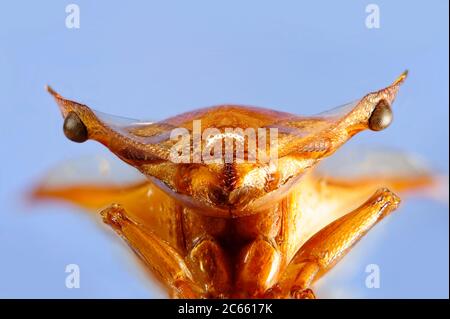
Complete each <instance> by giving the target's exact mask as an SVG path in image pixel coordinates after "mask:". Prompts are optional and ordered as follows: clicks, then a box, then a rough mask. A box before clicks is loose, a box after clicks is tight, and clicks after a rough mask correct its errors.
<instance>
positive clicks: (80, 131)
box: [63, 112, 88, 143]
mask: <svg viewBox="0 0 450 319" xmlns="http://www.w3.org/2000/svg"><path fill="white" fill-rule="evenodd" d="M63 130H64V135H66V137H67V138H68V139H69V140H71V141H74V142H77V143H83V142H85V141H86V140H87V139H88V131H87V128H86V126H85V125H84V123H83V121H81V119H80V117H79V116H78V115H77V114H76V113H75V112H70V113H69V114H67V116H66V118H65V119H64V126H63Z"/></svg>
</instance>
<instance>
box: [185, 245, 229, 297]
mask: <svg viewBox="0 0 450 319" xmlns="http://www.w3.org/2000/svg"><path fill="white" fill-rule="evenodd" d="M186 261H187V263H188V265H189V269H191V270H192V273H193V275H194V277H195V278H196V281H197V282H198V283H202V285H203V287H204V289H205V291H206V292H207V293H208V297H209V298H225V297H227V296H228V294H229V292H230V289H231V287H230V284H231V272H230V266H229V264H228V261H227V256H226V255H225V253H224V252H223V250H222V247H220V246H219V244H218V243H217V242H216V241H215V240H214V238H211V237H209V236H207V237H205V238H202V239H200V240H199V241H198V242H197V243H196V244H195V246H194V247H193V248H192V249H191V250H190V252H189V254H188V255H187V257H186Z"/></svg>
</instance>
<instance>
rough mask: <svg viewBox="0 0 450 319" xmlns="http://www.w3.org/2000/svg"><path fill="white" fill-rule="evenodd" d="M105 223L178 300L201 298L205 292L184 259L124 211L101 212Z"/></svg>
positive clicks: (106, 210)
mask: <svg viewBox="0 0 450 319" xmlns="http://www.w3.org/2000/svg"><path fill="white" fill-rule="evenodd" d="M100 214H101V215H102V217H103V221H104V222H105V223H106V224H108V225H110V226H111V227H112V228H113V229H114V230H115V231H116V233H118V234H119V236H120V237H122V238H123V239H124V240H125V241H126V242H127V243H128V245H130V247H131V248H132V249H133V250H134V251H135V252H136V254H137V255H138V256H139V257H140V258H141V259H142V260H143V261H144V263H145V264H146V265H147V266H148V267H149V268H150V269H151V270H152V272H153V273H155V274H157V275H158V276H159V278H160V279H161V281H162V282H163V283H164V284H165V285H166V286H167V287H168V288H169V290H170V293H171V295H172V297H175V298H201V297H203V296H204V292H203V290H202V289H201V288H200V287H198V286H197V285H196V284H195V283H194V282H193V279H192V274H191V272H190V271H189V269H188V267H187V266H186V264H185V262H184V260H183V258H182V256H181V255H180V254H179V253H178V252H177V251H176V250H175V249H174V248H173V247H172V246H170V245H169V244H168V243H166V242H165V241H163V240H161V239H159V238H158V237H157V236H155V234H153V233H152V232H151V231H148V230H147V229H145V228H144V227H142V226H141V225H140V224H138V223H136V222H135V221H133V220H131V219H130V218H129V217H128V216H127V213H126V211H125V209H124V208H123V207H122V206H120V205H117V204H113V205H111V206H109V207H108V208H106V209H104V210H103V211H101V213H100Z"/></svg>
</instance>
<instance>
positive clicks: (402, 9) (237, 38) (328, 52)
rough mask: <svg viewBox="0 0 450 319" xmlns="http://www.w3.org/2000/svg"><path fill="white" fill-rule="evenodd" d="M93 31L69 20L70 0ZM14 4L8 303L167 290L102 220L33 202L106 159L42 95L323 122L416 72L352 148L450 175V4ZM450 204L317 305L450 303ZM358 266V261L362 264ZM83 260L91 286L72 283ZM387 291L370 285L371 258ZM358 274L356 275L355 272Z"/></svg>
mask: <svg viewBox="0 0 450 319" xmlns="http://www.w3.org/2000/svg"><path fill="white" fill-rule="evenodd" d="M71 2H73V3H76V4H78V5H79V6H80V9H81V28H80V29H78V30H76V29H72V30H69V29H67V28H66V27H65V17H66V13H65V6H66V5H67V4H69V3H71ZM71 2H69V1H45V2H44V1H8V2H6V1H4V2H2V3H1V4H0V107H1V115H2V121H1V122H2V123H1V125H0V130H1V131H0V133H1V139H2V152H1V165H0V170H1V171H0V172H1V184H0V187H1V188H0V200H1V211H0V214H1V215H0V251H1V253H0V297H62V298H72V297H118V298H122V297H137V298H141V297H143V298H147V297H162V296H164V294H163V293H162V292H161V290H160V289H158V288H157V287H156V286H155V285H154V284H153V283H152V282H151V281H148V280H147V277H146V274H145V273H144V272H143V271H141V270H140V269H139V268H138V267H136V266H135V264H134V263H133V258H130V256H132V253H131V252H130V251H129V249H128V248H127V247H126V246H125V245H124V244H123V243H122V242H121V241H120V240H119V239H118V238H117V237H116V236H115V235H114V234H112V232H111V231H110V230H109V229H107V228H106V227H99V224H97V223H95V222H93V220H92V218H90V217H89V216H88V214H85V213H83V212H81V211H80V210H79V209H77V208H74V207H71V206H67V205H63V204H48V205H46V204H43V205H38V206H35V207H30V206H28V205H26V204H24V203H23V201H22V199H21V195H22V194H23V192H24V191H25V190H26V189H27V188H28V187H30V186H31V185H32V182H35V181H36V180H37V179H38V178H39V177H41V176H43V174H44V172H46V171H47V170H48V169H49V168H51V167H53V166H54V165H55V164H57V163H59V162H61V161H63V160H65V159H68V158H73V157H77V156H79V155H85V154H99V153H100V154H106V153H107V152H106V151H105V150H104V149H103V147H101V146H100V145H99V144H95V143H86V144H83V145H77V144H75V143H70V142H69V141H67V140H66V138H65V137H64V135H63V133H62V131H61V125H62V121H61V118H60V114H59V112H58V110H57V108H56V106H55V103H54V102H53V101H52V99H51V98H50V97H49V95H48V94H47V93H46V92H45V91H44V85H45V84H47V83H49V84H52V85H53V86H54V87H55V89H57V90H59V91H60V92H61V93H62V94H63V95H65V96H67V97H70V98H74V99H76V100H78V101H82V102H84V103H87V104H89V105H91V106H93V107H95V108H96V109H98V110H101V111H104V112H108V113H112V114H118V115H123V116H128V117H133V118H147V119H148V118H150V119H162V118H165V117H167V116H169V115H174V114H177V113H180V112H182V111H187V110H190V109H192V108H196V107H201V106H208V105H213V104H219V103H225V102H232V103H240V104H250V105H257V106H266V107H271V108H276V109H279V110H283V111H288V112H293V113H299V114H313V113H317V112H320V111H323V110H326V109H328V108H331V107H334V106H337V105H340V104H342V103H345V102H348V101H351V100H354V99H356V98H359V97H361V96H362V95H363V94H365V93H367V92H369V91H372V90H375V89H378V88H381V87H383V86H385V85H387V84H389V83H390V82H391V81H392V80H394V79H395V77H396V76H397V75H399V74H400V73H401V72H402V71H403V70H404V69H409V70H410V77H409V78H408V80H407V82H406V84H405V85H404V86H403V87H402V89H401V91H400V95H399V97H398V99H397V102H396V103H395V106H394V112H395V121H394V123H393V125H392V126H391V127H390V128H389V129H388V130H386V131H383V132H380V133H373V132H366V133H363V134H361V135H359V136H358V137H357V138H355V139H354V140H352V141H351V143H350V146H353V147H354V146H356V145H361V144H364V145H371V144H375V145H388V146H392V147H397V148H400V149H404V150H407V151H411V152H415V153H418V154H420V155H422V156H423V157H425V158H427V160H428V161H429V162H430V163H431V165H432V167H434V168H436V169H437V170H440V171H441V172H443V173H445V174H448V169H447V167H448V133H449V125H448V111H449V98H448V97H449V96H448V84H449V83H448V68H449V65H448V54H449V52H448V2H447V1H444V0H442V1H372V2H375V3H377V4H378V5H379V6H380V9H381V28H380V29H372V30H369V29H367V28H366V27H365V23H364V21H365V18H366V15H367V14H366V13H365V7H366V5H367V4H369V3H371V2H370V1H309V2H300V1H283V2H281V1H280V2H277V4H275V2H274V1H226V2H225V1H222V2H221V3H218V1H214V2H213V1H177V2H174V1H164V2H163V1H159V3H158V4H157V3H155V2H153V3H152V2H150V1H128V2H127V3H126V4H125V2H118V1H116V2H113V1H71ZM448 240H449V232H448V206H447V204H445V203H442V202H434V201H430V200H424V199H411V200H408V201H406V202H404V204H403V206H402V208H401V210H400V211H399V212H398V213H396V214H395V215H393V216H392V217H391V218H389V219H388V220H386V221H384V222H383V223H382V225H379V227H376V228H375V229H374V230H373V231H372V232H371V233H370V234H369V236H368V237H367V238H365V239H364V240H363V241H362V242H361V243H360V244H359V245H357V246H356V248H355V251H353V252H352V253H351V254H350V255H349V256H348V258H347V260H346V263H344V264H341V265H339V266H338V268H337V269H336V270H335V271H332V272H331V273H330V274H329V276H328V278H327V279H326V281H325V282H323V283H321V284H320V285H319V288H318V289H319V293H318V294H319V297H320V296H323V297H327V296H330V297H336V296H350V297H352V296H353V297H370V298H378V297H388V298H390V297H448V270H449V268H448V267H449V264H448ZM351 261H354V262H351ZM69 263H76V264H79V265H80V267H81V288H80V289H71V290H70V289H66V288H65V285H64V283H65V276H66V274H65V272H64V269H65V265H66V264H69ZM371 263H376V264H378V265H380V268H381V288H380V289H366V288H365V285H364V279H365V276H366V275H367V274H366V273H365V272H364V269H365V266H366V265H367V264H371ZM348 270H351V271H348Z"/></svg>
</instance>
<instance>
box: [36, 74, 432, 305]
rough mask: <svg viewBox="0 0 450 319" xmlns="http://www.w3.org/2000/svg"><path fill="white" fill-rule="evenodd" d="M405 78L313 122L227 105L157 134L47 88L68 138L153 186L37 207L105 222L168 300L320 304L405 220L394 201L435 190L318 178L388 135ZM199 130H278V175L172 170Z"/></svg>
mask: <svg viewBox="0 0 450 319" xmlns="http://www.w3.org/2000/svg"><path fill="white" fill-rule="evenodd" d="M405 77H406V74H403V75H401V76H400V77H399V78H398V79H397V80H396V81H395V82H394V83H393V84H392V85H390V86H388V87H387V88H385V89H382V90H379V91H376V92H374V93H370V94H367V95H366V96H364V97H363V98H362V99H360V100H359V101H357V102H354V103H350V104H348V105H345V106H343V107H341V108H337V109H334V110H332V111H330V112H327V113H322V114H319V115H317V116H308V117H303V116H297V115H293V114H288V113H282V112H277V111H273V110H267V109H261V108H254V107H245V106H238V105H221V106H216V107H211V108H205V109H201V110H198V111H194V112H190V113H185V114H182V115H179V116H176V117H173V118H169V119H167V120H165V121H161V122H156V123H148V122H139V121H136V122H133V121H123V120H118V119H115V118H113V117H111V116H107V115H105V114H100V113H98V112H95V111H93V110H91V109H90V108H89V107H87V106H86V105H82V104H79V103H76V102H73V101H70V100H67V99H65V98H63V97H62V96H60V95H59V94H58V93H56V92H54V91H53V90H52V89H50V88H49V92H50V93H51V94H52V95H53V97H54V98H55V100H56V102H57V103H58V105H59V107H60V109H61V112H62V115H63V117H64V119H65V123H64V132H65V134H66V136H67V137H68V138H70V139H71V140H73V141H75V142H83V141H85V140H87V139H91V140H96V141H98V142H100V143H102V144H103V145H105V146H106V147H107V148H109V149H110V150H111V152H113V153H114V154H115V155H117V156H118V157H119V158H120V159H121V160H122V161H124V162H125V163H127V164H129V165H131V166H133V167H135V168H136V169H138V170H139V171H140V172H141V173H142V176H143V177H145V179H141V180H140V181H136V182H129V183H124V184H121V185H108V184H97V183H95V182H90V183H83V182H74V183H68V184H66V185H59V186H55V185H51V184H50V183H47V182H46V181H44V182H42V183H41V184H40V185H39V186H38V187H37V188H36V189H35V191H34V196H35V197H36V198H59V199H63V200H67V201H70V202H73V203H76V204H78V205H80V206H82V207H85V208H88V209H90V210H93V211H100V214H101V216H102V218H103V220H104V222H105V223H106V224H108V225H110V226H111V227H112V228H113V229H114V230H115V231H116V232H117V234H119V236H121V237H122V238H123V239H124V240H125V241H127V242H128V244H129V245H130V246H131V248H132V249H133V250H134V251H135V252H136V253H137V255H138V256H139V257H140V258H141V259H142V260H143V261H144V263H145V265H146V266H147V267H148V268H149V269H150V270H151V271H152V272H153V273H154V274H155V275H156V276H157V277H158V278H159V279H160V280H161V281H162V282H163V283H164V284H165V286H166V287H167V289H168V292H169V294H170V296H172V297H181V298H202V297H205V298H228V297H238V298H313V297H314V293H313V292H312V290H311V285H312V284H313V283H314V282H315V281H316V280H317V279H319V278H320V277H321V276H322V275H323V274H325V273H326V272H327V271H328V270H329V269H331V268H332V267H333V265H335V264H336V262H337V261H339V260H340V259H341V258H342V257H343V256H344V255H345V254H346V253H347V252H348V251H349V249H350V248H351V247H352V246H353V245H354V244H355V243H356V242H357V241H358V240H359V239H360V238H361V237H362V236H363V235H364V234H366V232H367V231H368V230H369V229H370V228H371V227H372V226H374V225H375V224H376V223H377V222H378V221H380V220H381V219H382V218H384V217H385V216H387V215H389V213H391V212H392V211H393V210H395V209H396V208H397V206H398V204H399V202H400V200H399V198H398V197H397V195H395V194H394V192H403V191H407V190H410V189H414V188H420V187H423V186H426V185H429V184H431V183H432V178H431V177H430V175H429V174H428V173H427V172H425V171H417V170H416V171H415V170H406V172H401V171H400V170H394V171H392V170H391V171H389V170H386V172H388V173H386V174H379V173H378V174H374V175H367V174H366V175H364V176H357V175H356V176H355V175H354V174H352V175H351V176H348V177H345V176H344V177H342V176H340V177H336V176H334V174H328V173H327V172H326V171H323V170H316V169H315V166H316V164H318V163H319V162H320V161H321V160H322V159H324V158H326V157H329V156H330V155H332V154H333V153H334V152H335V151H336V150H337V149H338V148H339V147H340V146H341V145H343V144H344V143H345V142H346V141H348V140H349V139H350V138H351V137H352V136H353V135H355V134H356V133H358V132H361V131H363V130H366V129H370V130H372V131H379V130H382V129H384V128H386V127H387V126H388V125H389V124H390V122H391V120H392V103H393V101H394V98H395V96H396V94H397V91H398V89H399V86H400V84H401V83H402V82H403V81H404V79H405ZM194 120H201V123H202V127H204V128H206V127H215V128H218V129H219V130H221V129H224V128H230V127H231V128H242V129H244V130H245V129H246V128H254V129H255V130H257V129H258V128H277V129H278V148H277V152H278V163H277V165H271V164H270V163H266V162H262V161H256V162H254V163H249V162H243V163H240V162H237V161H236V160H235V161H233V162H232V163H204V162H197V163H174V162H172V161H171V160H170V149H171V148H172V147H173V146H174V144H175V143H176V141H174V140H172V139H170V132H171V131H172V130H173V129H174V128H184V129H187V130H188V131H189V132H192V131H193V130H194V128H193V121H194ZM202 143H208V140H206V141H202ZM191 155H192V156H194V154H191ZM401 156H403V155H401V154H398V155H394V157H401ZM374 164H375V165H380V166H382V165H385V166H389V163H374ZM331 173H332V172H331Z"/></svg>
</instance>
